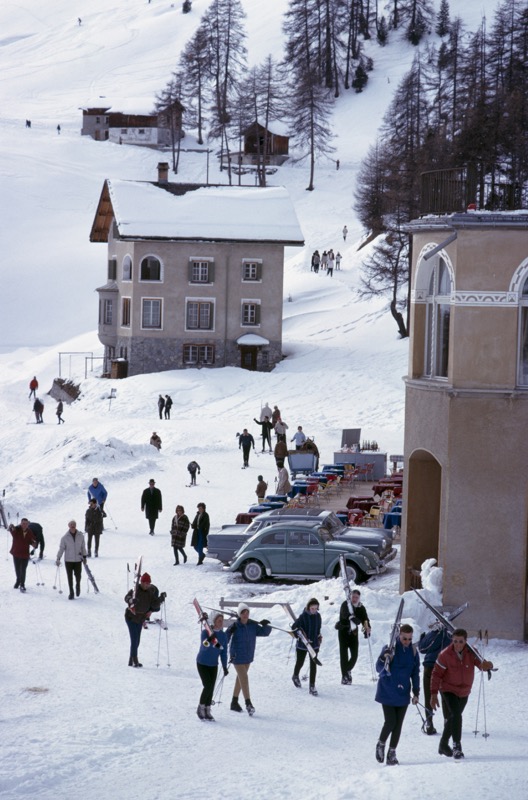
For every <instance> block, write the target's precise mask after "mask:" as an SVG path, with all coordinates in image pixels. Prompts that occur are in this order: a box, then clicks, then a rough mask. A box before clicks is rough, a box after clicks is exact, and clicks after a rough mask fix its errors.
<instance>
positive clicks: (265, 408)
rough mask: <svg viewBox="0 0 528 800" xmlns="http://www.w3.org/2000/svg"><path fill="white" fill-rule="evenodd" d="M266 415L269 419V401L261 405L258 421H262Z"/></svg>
mask: <svg viewBox="0 0 528 800" xmlns="http://www.w3.org/2000/svg"><path fill="white" fill-rule="evenodd" d="M266 417H267V418H268V419H271V408H270V407H269V403H266V405H265V406H262V408H261V409H260V421H261V422H264V420H265V419H266Z"/></svg>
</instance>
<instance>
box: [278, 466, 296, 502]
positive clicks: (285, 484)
mask: <svg viewBox="0 0 528 800" xmlns="http://www.w3.org/2000/svg"><path fill="white" fill-rule="evenodd" d="M283 465H284V462H283ZM291 488H292V487H291V483H290V476H289V473H288V470H287V469H286V467H285V466H282V467H279V472H278V476H277V494H288V492H291Z"/></svg>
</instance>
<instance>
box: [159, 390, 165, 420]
mask: <svg viewBox="0 0 528 800" xmlns="http://www.w3.org/2000/svg"><path fill="white" fill-rule="evenodd" d="M164 408H165V400H164V398H163V395H162V394H160V395H159V397H158V411H159V418H160V419H163V409H164Z"/></svg>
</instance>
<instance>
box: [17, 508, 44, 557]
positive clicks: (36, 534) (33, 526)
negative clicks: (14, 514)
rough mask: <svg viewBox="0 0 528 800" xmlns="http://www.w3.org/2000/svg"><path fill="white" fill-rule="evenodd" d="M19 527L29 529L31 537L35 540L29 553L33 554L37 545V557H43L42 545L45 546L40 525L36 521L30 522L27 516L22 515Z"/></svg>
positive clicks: (24, 529)
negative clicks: (33, 546)
mask: <svg viewBox="0 0 528 800" xmlns="http://www.w3.org/2000/svg"><path fill="white" fill-rule="evenodd" d="M20 527H21V528H22V530H23V531H27V530H30V531H31V533H32V534H33V538H34V539H35V541H36V545H35V548H34V550H32V551H31V553H30V555H34V554H35V550H36V549H37V547H38V548H39V559H43V558H44V547H45V546H46V542H45V540H44V531H43V529H42V525H40V524H39V523H38V522H30V521H29V520H28V518H27V517H22V519H21V520H20Z"/></svg>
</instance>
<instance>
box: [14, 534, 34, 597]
mask: <svg viewBox="0 0 528 800" xmlns="http://www.w3.org/2000/svg"><path fill="white" fill-rule="evenodd" d="M8 530H9V532H10V534H11V536H12V537H13V544H12V546H11V550H10V551H9V552H10V553H11V555H12V556H13V564H14V567H15V575H16V583H15V589H20V591H21V592H25V591H26V570H27V565H28V561H29V548H30V547H35V544H36V542H35V539H34V538H33V534H32V533H31V531H30V530H29V529H28V528H27V527H26V529H25V530H23V529H22V526H21V525H10V526H9V528H8Z"/></svg>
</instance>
